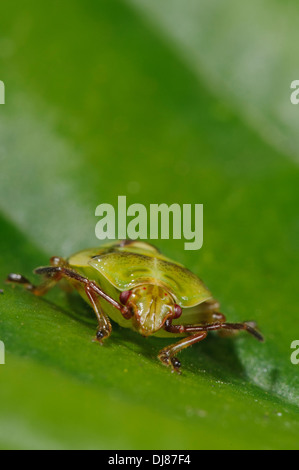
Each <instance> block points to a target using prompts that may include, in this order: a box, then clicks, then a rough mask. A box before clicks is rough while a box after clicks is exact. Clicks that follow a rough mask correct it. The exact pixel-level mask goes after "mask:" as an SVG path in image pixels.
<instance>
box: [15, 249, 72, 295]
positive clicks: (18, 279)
mask: <svg viewBox="0 0 299 470" xmlns="http://www.w3.org/2000/svg"><path fill="white" fill-rule="evenodd" d="M50 264H51V266H53V267H66V266H68V263H67V261H66V260H65V259H64V258H60V257H58V256H53V257H52V258H51V259H50ZM35 272H37V271H36V270H35ZM44 277H45V279H44V282H42V283H41V284H39V285H38V286H35V285H34V284H32V283H31V282H30V281H29V280H28V279H27V278H26V277H25V276H23V275H22V274H15V273H11V274H9V275H8V277H7V279H6V282H7V283H11V284H21V285H23V286H24V288H25V289H27V290H29V291H30V292H32V293H33V294H34V295H37V296H42V295H45V294H46V293H47V292H48V291H49V290H50V289H52V287H54V286H55V285H56V284H57V282H59V281H60V279H61V278H62V277H63V276H62V274H61V272H60V271H59V270H57V271H54V272H53V271H51V273H44Z"/></svg>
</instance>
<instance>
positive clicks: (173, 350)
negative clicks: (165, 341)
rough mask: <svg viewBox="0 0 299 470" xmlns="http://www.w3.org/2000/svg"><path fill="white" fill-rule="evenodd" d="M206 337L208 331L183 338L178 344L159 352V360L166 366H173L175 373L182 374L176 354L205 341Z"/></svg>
mask: <svg viewBox="0 0 299 470" xmlns="http://www.w3.org/2000/svg"><path fill="white" fill-rule="evenodd" d="M206 336H207V332H206V331H202V332H200V333H196V334H194V335H191V336H187V337H186V338H183V339H182V340H180V341H178V342H177V343H175V344H172V345H170V346H166V348H163V349H162V350H161V351H160V352H159V354H158V358H159V359H160V361H161V362H162V363H163V364H165V365H166V366H171V368H172V370H173V371H175V372H178V373H180V367H181V363H180V361H179V360H178V358H177V357H176V354H177V353H179V352H180V351H181V350H182V349H185V348H187V347H188V346H192V344H195V343H198V342H199V341H202V340H203V339H205V337H206Z"/></svg>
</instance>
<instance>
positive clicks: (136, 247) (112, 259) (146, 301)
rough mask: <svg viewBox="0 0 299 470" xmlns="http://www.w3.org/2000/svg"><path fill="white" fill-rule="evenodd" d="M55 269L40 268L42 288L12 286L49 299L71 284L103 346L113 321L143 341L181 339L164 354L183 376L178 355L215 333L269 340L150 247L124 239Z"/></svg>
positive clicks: (58, 262) (17, 279)
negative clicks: (231, 316)
mask: <svg viewBox="0 0 299 470" xmlns="http://www.w3.org/2000/svg"><path fill="white" fill-rule="evenodd" d="M50 264H51V266H47V267H41V268H37V269H35V273H37V274H41V275H43V276H44V278H45V280H44V282H43V283H42V284H40V285H38V286H34V285H33V284H31V283H30V282H29V281H28V280H27V279H26V278H25V277H24V276H22V275H20V274H10V275H9V276H8V278H7V281H8V282H13V283H19V284H23V285H24V286H25V287H26V288H27V289H28V290H30V291H32V292H33V293H34V294H35V295H44V294H45V293H46V292H47V291H48V290H49V289H50V288H51V287H53V286H54V285H55V284H56V283H57V282H58V281H60V280H61V279H63V278H64V279H66V280H67V281H68V282H69V283H70V284H71V285H72V286H73V287H74V288H75V289H77V290H78V291H79V293H80V294H81V295H82V297H83V298H85V300H87V301H88V302H89V303H90V304H91V306H92V307H93V310H94V312H95V314H96V316H97V320H98V330H97V334H96V339H97V340H98V341H99V342H102V341H103V340H104V339H105V338H107V337H108V336H110V334H111V331H112V327H111V322H110V319H112V320H113V321H115V322H117V323H118V324H120V325H121V326H122V327H125V328H131V329H133V330H135V331H136V332H138V333H140V334H141V335H143V336H150V335H154V336H160V337H179V340H178V342H177V343H175V344H173V345H171V346H166V347H165V348H163V349H162V350H161V351H160V352H159V354H158V358H159V359H160V361H161V362H162V363H163V364H165V365H168V366H171V368H172V370H175V371H177V372H179V370H180V365H181V364H180V361H179V360H178V359H177V357H176V355H177V353H178V352H179V351H181V350H182V349H184V348H186V347H188V346H190V345H192V344H194V343H197V342H198V341H201V340H202V339H204V338H205V337H206V336H207V333H208V332H209V331H212V330H221V329H223V330H246V331H248V332H249V333H251V334H252V335H253V336H255V337H256V338H257V339H258V340H260V341H262V340H263V337H262V336H261V334H260V333H259V332H258V331H257V330H256V329H255V324H254V323H253V322H243V323H227V322H226V319H225V316H224V315H223V314H222V313H220V312H219V310H218V309H219V304H218V302H217V301H216V300H215V299H213V297H212V295H211V293H210V291H209V290H208V289H207V288H206V287H205V286H204V284H203V283H202V281H201V280H200V279H199V278H198V277H197V276H196V275H195V274H193V273H192V272H191V271H189V270H188V269H186V268H185V267H184V266H182V265H181V264H179V263H177V262H174V261H172V260H170V259H168V258H166V257H165V256H163V255H162V254H161V253H160V252H159V250H158V249H157V248H155V247H154V246H152V245H150V244H148V243H144V242H140V241H132V240H123V241H120V242H114V243H110V244H107V245H102V246H101V247H98V248H94V249H89V250H84V251H81V252H79V253H76V254H74V255H73V256H71V257H70V258H69V259H67V260H65V259H63V258H59V257H52V258H51V259H50Z"/></svg>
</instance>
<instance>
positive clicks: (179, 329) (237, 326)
mask: <svg viewBox="0 0 299 470" xmlns="http://www.w3.org/2000/svg"><path fill="white" fill-rule="evenodd" d="M164 328H165V330H166V331H169V332H170V333H191V334H192V333H195V332H200V331H213V330H221V329H224V330H231V331H232V330H246V331H248V333H250V334H251V335H252V336H254V337H255V338H256V339H258V340H259V341H264V338H263V336H262V335H261V333H260V332H259V331H257V329H256V328H255V324H254V323H253V322H249V321H248V322H243V323H226V322H215V323H210V324H201V325H172V324H171V322H170V321H168V322H166V323H165V326H164Z"/></svg>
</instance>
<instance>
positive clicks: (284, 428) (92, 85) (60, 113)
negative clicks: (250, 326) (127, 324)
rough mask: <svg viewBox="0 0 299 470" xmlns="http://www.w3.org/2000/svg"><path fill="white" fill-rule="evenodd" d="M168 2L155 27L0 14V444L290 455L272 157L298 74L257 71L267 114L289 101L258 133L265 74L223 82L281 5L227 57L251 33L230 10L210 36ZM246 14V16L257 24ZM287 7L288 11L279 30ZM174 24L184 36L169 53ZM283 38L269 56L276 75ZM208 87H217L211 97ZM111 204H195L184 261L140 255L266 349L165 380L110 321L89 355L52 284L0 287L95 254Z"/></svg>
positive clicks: (281, 242) (208, 19) (153, 5)
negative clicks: (99, 210)
mask: <svg viewBox="0 0 299 470" xmlns="http://www.w3.org/2000/svg"><path fill="white" fill-rule="evenodd" d="M179 3H180V2H174V4H175V8H174V10H173V11H172V15H174V12H176V16H175V17H174V16H172V17H171V16H170V18H172V19H171V21H170V20H169V19H168V23H167V24H166V23H165V18H166V17H167V13H168V12H169V11H170V10H171V6H169V5H170V4H169V2H166V1H165V2H154V1H152V0H151V1H150V2H147V5H148V7H147V8H145V6H144V5H145V2H140V5H139V7H140V8H141V7H143V8H144V9H143V10H139V9H138V10H135V9H133V7H132V5H131V4H129V3H128V4H127V3H124V2H118V1H114V2H98V1H95V0H86V1H85V2H79V1H78V0H73V1H72V2H71V1H70V0H64V1H63V2H61V1H59V2H58V1H57V0H54V1H52V2H44V3H43V4H38V3H37V2H34V1H33V0H29V1H28V2H26V5H25V4H24V3H23V2H21V1H17V2H14V4H11V3H7V4H5V6H3V7H1V16H0V31H1V33H0V34H1V35H0V71H1V76H0V79H1V80H3V82H4V83H5V92H6V97H5V98H6V104H5V105H2V106H0V162H1V167H0V228H1V246H0V248H1V249H0V278H1V279H2V284H1V288H2V289H3V290H4V293H3V294H2V295H0V340H2V341H3V342H4V344H5V353H6V354H5V360H6V361H5V362H6V363H5V365H0V403H1V404H0V423H1V426H0V446H1V448H17V449H24V448H25V449H27V448H34V449H37V448H43V449H45V448H58V449H65V448H75V449H76V448H99V449H101V448H109V449H218V448H224V449H228V448H235V449H247V448H248V449H253V448H255V449H261V448H267V449H270V448H271V449H281V448H284V449H286V448H289V449H291V448H298V432H299V421H298V389H299V376H298V371H297V366H296V365H293V364H292V363H291V360H290V355H291V352H292V350H291V348H290V345H291V342H292V341H293V340H296V339H299V329H298V318H297V317H298V315H297V311H298V309H297V303H296V297H297V295H296V294H297V292H296V286H297V278H298V265H299V263H298V261H299V253H298V243H297V241H298V215H297V214H298V209H297V208H298V203H299V201H298V190H297V187H298V168H297V164H296V162H295V160H296V158H289V157H290V156H292V157H294V156H295V155H294V154H291V152H290V149H291V148H296V139H297V138H298V136H297V134H296V138H295V137H294V132H293V129H294V121H292V119H291V117H292V116H293V117H294V110H295V108H291V106H292V105H290V104H289V101H288V100H289V83H290V82H291V81H292V80H293V79H295V78H298V77H294V76H289V75H287V74H286V70H285V68H283V67H280V68H277V69H275V80H276V83H279V85H280V87H281V88H280V93H279V100H282V98H281V97H282V93H283V87H286V89H287V91H286V92H285V100H286V101H283V100H282V101H279V102H280V103H282V106H285V108H284V110H285V111H284V112H285V114H284V117H283V120H284V121H283V122H282V121H275V119H276V117H277V109H276V108H275V103H274V102H272V101H271V99H270V98H271V97H272V99H273V100H274V99H275V96H274V94H273V95H272V94H271V97H270V96H269V95H268V94H267V87H266V86H262V83H261V81H263V80H264V81H267V83H268V78H269V77H270V75H269V74H271V70H272V69H271V67H270V66H271V64H272V62H271V64H268V63H267V61H263V67H262V68H261V69H260V77H257V78H256V79H254V78H253V77H252V76H251V77H248V76H247V75H246V73H245V71H244V74H242V73H241V72H240V70H242V68H241V69H238V70H239V74H237V73H235V72H234V71H235V68H234V67H230V64H236V63H238V60H241V58H242V57H243V60H244V62H245V65H246V64H247V66H249V65H250V61H249V59H248V57H249V56H250V54H249V52H248V51H250V50H252V51H255V52H256V54H257V53H258V38H262V36H259V34H260V32H261V31H263V27H264V26H265V27H267V28H268V29H267V31H269V37H272V36H271V34H270V33H271V32H274V31H276V27H277V26H278V25H279V24H280V23H279V18H280V15H279V13H280V9H281V10H283V8H284V7H283V6H281V7H280V6H279V5H278V4H277V5H274V3H273V4H272V10H271V11H272V12H273V16H272V19H273V23H271V22H270V21H266V20H267V17H266V16H265V15H259V16H258V18H259V22H258V27H256V28H255V31H256V34H257V37H256V42H254V43H252V42H249V43H248V50H246V51H245V49H244V47H245V44H247V43H246V38H247V37H248V36H247V34H249V33H250V31H251V30H250V28H249V26H248V25H247V27H246V28H242V27H241V26H240V23H238V21H239V19H240V15H241V12H240V9H236V10H234V9H233V6H234V5H236V2H229V4H230V8H229V9H228V11H227V13H226V20H225V21H224V20H223V22H221V16H220V17H219V18H218V22H216V19H214V21H212V19H213V18H215V17H214V16H213V15H216V14H217V11H218V10H217V8H219V11H218V15H220V13H221V12H223V10H222V9H220V6H217V8H216V6H215V7H214V11H212V10H211V7H209V4H208V3H209V2H200V3H201V8H200V9H199V10H197V8H195V10H190V9H186V12H185V13H184V15H185V16H183V13H182V17H180V12H181V10H182V8H183V7H182V6H180V4H179ZM190 3H191V2H190ZM192 3H194V2H192ZM162 4H163V5H164V7H163V8H162V6H159V5H162ZM16 5H17V7H16ZM194 5H195V3H194ZM217 5H218V4H217ZM261 5H262V6H259V5H258V3H257V2H253V3H252V5H251V7H249V6H247V8H251V10H250V11H251V14H252V15H254V12H256V14H257V15H258V14H259V13H260V9H261V8H263V7H264V6H265V5H266V2H262V4H261ZM184 8H185V7H184ZM255 8H256V10H255ZM294 9H295V6H294V5H293V4H292V2H289V10H287V12H286V15H292V13H293V10H294ZM297 9H298V7H297ZM297 9H296V11H297ZM140 11H142V12H143V13H142V14H140ZM263 11H264V10H263ZM150 12H151V13H150ZM153 12H155V13H154V14H153ZM204 14H205V15H204ZM147 15H149V16H147ZM186 15H187V16H186ZM188 15H189V16H188ZM201 15H204V16H203V17H202V18H201ZM242 15H243V13H242ZM148 17H149V18H150V19H148ZM167 18H168V17H167ZM180 18H181V19H180ZM186 18H187V19H188V21H191V18H192V22H193V23H192V24H193V27H194V28H195V31H196V28H197V24H198V25H199V26H200V25H201V26H202V29H200V28H199V30H198V31H199V33H200V32H201V34H199V36H196V34H195V35H193V36H192V35H191V34H190V35H189V36H188V35H187V36H186V37H187V39H188V41H187V45H186V44H185V45H184V47H183V43H182V42H181V37H180V36H181V35H182V36H183V37H185V36H184V34H183V32H181V31H179V26H180V24H182V25H183V24H185V28H186V25H188V24H189V23H188V21H187V19H186ZM224 19H225V18H224ZM158 20H159V23H157V24H159V25H160V26H159V29H158V28H157V27H156V26H155V24H156V23H155V21H158ZM183 20H184V21H183ZM169 21H170V22H169ZM180 21H181V23H180ZM243 21H245V22H246V18H244V17H243ZM292 24H293V23H292ZM167 25H168V26H167ZM232 25H234V26H235V29H232V30H231V36H229V35H228V31H229V29H231V27H232ZM220 26H221V27H220ZM174 30H177V35H176V39H175V40H174V35H173V31H174ZM187 31H189V28H187ZM292 31H293V30H292ZM293 34H295V33H292V34H290V35H289V36H288V35H287V36H286V38H285V45H283V47H282V46H281V48H280V49H279V51H280V55H282V56H283V57H286V59H285V60H286V63H289V62H288V57H287V50H288V46H289V45H290V47H291V41H292V38H293ZM273 37H274V43H273V45H271V44H270V45H268V47H269V48H270V52H271V54H272V56H273V57H274V56H275V54H276V47H275V46H276V43H275V40H276V39H275V36H273ZM224 39H225V40H228V39H230V41H228V42H225V41H224ZM198 41H199V42H198ZM205 41H207V42H205ZM213 44H214V47H210V46H211V45H213ZM187 46H188V47H187ZM191 46H192V48H191V49H192V51H195V52H196V51H197V50H198V51H199V50H200V51H202V55H201V56H200V57H199V56H197V55H192V54H191V53H190V50H191V49H189V47H191ZM197 46H199V47H200V48H199V49H196V47H197ZM208 46H209V47H208ZM223 50H225V51H226V57H224V56H223V53H222V52H223ZM243 51H245V52H246V54H245V52H244V55H243ZM250 57H251V56H250ZM225 58H226V60H225ZM208 59H209V62H207V61H208ZM195 62H196V63H195ZM209 64H210V67H208V65H209ZM217 64H219V70H218V69H217ZM217 70H218V72H217ZM224 71H225V73H224ZM216 72H217V77H216ZM222 72H223V73H222ZM215 77H216V78H217V80H216V78H215ZM245 78H246V80H245ZM259 78H260V79H261V80H259ZM209 79H210V80H211V81H210V83H208V82H209ZM231 80H233V81H232V82H231ZM286 82H287V83H286ZM211 83H212V84H213V83H217V84H219V85H220V88H221V89H222V86H223V87H224V89H225V90H228V88H230V90H228V91H226V93H225V95H224V98H223V97H221V94H220V93H219V89H215V87H213V86H211ZM282 83H283V85H282ZM229 84H230V87H229ZM244 84H246V85H247V87H249V86H250V90H251V93H250V100H249V101H250V102H248V100H247V99H246V94H244V95H242V93H241V90H242V89H243V85H244ZM271 86H272V85H271ZM234 93H236V95H238V96H239V99H237V98H236V95H234ZM259 99H261V100H260V101H259ZM259 103H260V106H259ZM271 103H272V104H273V107H272V108H271V109H272V111H273V109H275V113H276V114H275V113H274V111H273V112H272V113H271V112H270V104H271ZM288 105H289V106H290V108H288ZM271 106H272V105H271ZM253 108H254V109H255V111H256V110H257V111H258V115H259V116H260V118H261V119H260V120H256V122H255V125H253V120H254V119H253V118H252V117H253V116H255V114H254V113H253V114H252V110H253ZM257 111H256V112H257ZM294 119H296V123H298V122H297V121H298V118H297V116H295V118H294ZM291 122H292V125H291ZM265 123H266V124H267V125H266V124H265ZM292 126H293V127H292ZM277 128H279V129H280V130H281V132H282V133H283V134H284V136H287V137H288V139H289V141H288V143H287V142H286V140H287V139H286V138H283V139H280V140H279V135H278V134H277V133H276V130H277ZM265 129H266V130H267V136H266V137H267V138H265ZM277 139H278V140H279V145H278V142H277ZM118 195H126V196H127V202H128V205H129V204H131V203H134V202H139V203H142V204H144V205H145V206H146V207H147V208H149V204H151V203H162V202H163V203H166V204H171V203H173V202H176V203H180V204H186V203H188V204H196V203H202V204H203V205H204V245H203V248H202V249H201V250H200V251H184V249H183V247H184V244H183V240H162V241H160V242H158V243H157V244H158V246H159V248H160V249H162V250H163V252H164V253H165V255H166V256H169V257H171V258H173V259H176V260H177V261H178V262H180V263H182V264H184V265H186V266H187V267H188V268H189V269H191V270H192V271H194V272H195V273H196V274H197V275H198V276H200V277H201V278H202V279H203V280H204V282H205V284H206V285H207V286H208V287H209V289H210V290H211V291H212V292H213V294H214V295H215V297H216V298H217V299H219V301H220V302H221V308H222V310H221V311H223V312H224V313H225V314H226V315H227V318H228V320H229V321H243V320H255V321H257V323H258V325H259V327H260V330H261V331H262V333H263V334H264V336H265V339H266V342H265V343H264V344H260V343H258V342H257V341H255V340H254V339H253V338H252V337H250V336H249V335H246V334H240V335H239V336H236V337H234V338H220V337H218V336H216V335H213V334H211V335H209V337H208V338H207V339H206V340H205V341H203V342H202V343H200V344H197V345H194V346H193V347H192V348H189V349H186V350H184V351H183V352H182V353H181V356H180V359H181V361H182V368H183V373H182V375H181V376H178V375H176V374H172V373H171V372H170V371H169V370H168V369H167V368H165V367H163V366H162V365H161V364H160V363H159V361H158V359H157V357H156V356H157V353H158V351H159V350H160V349H161V348H162V347H164V346H165V345H166V344H168V343H169V340H166V339H165V340H164V339H158V338H147V339H145V338H143V337H141V336H138V335H137V334H135V333H134V332H132V331H127V330H123V329H121V328H120V327H119V326H117V325H113V327H114V328H113V334H112V336H111V338H110V339H109V340H108V341H107V342H106V344H105V345H104V346H102V347H101V346H100V345H99V344H97V343H94V342H93V341H92V339H93V337H94V334H95V331H96V319H95V317H94V315H93V312H92V310H91V308H90V307H89V306H88V305H87V304H85V303H84V302H83V300H82V299H80V298H79V296H78V295H77V294H76V293H71V294H66V293H65V292H63V291H62V290H60V289H58V288H55V289H54V290H53V291H52V292H49V294H47V296H46V297H45V298H37V297H34V296H33V295H31V294H30V293H29V292H27V291H24V290H23V289H22V288H21V286H17V287H15V288H14V289H13V288H12V286H8V285H5V284H4V280H5V278H6V276H7V274H8V273H9V272H20V273H22V274H24V275H25V276H28V277H29V278H30V279H32V280H34V282H38V279H37V278H36V277H34V275H33V274H32V269H33V268H35V267H36V266H40V265H45V264H47V263H48V259H49V257H51V256H53V255H60V256H68V255H70V254H71V253H72V252H73V251H74V250H77V249H84V248H87V247H89V246H94V245H97V244H98V240H97V239H96V237H95V233H94V229H95V224H96V222H97V219H96V217H95V215H94V213H95V208H96V206H97V205H98V204H100V203H103V202H107V203H111V204H113V205H115V206H116V204H117V196H118Z"/></svg>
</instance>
